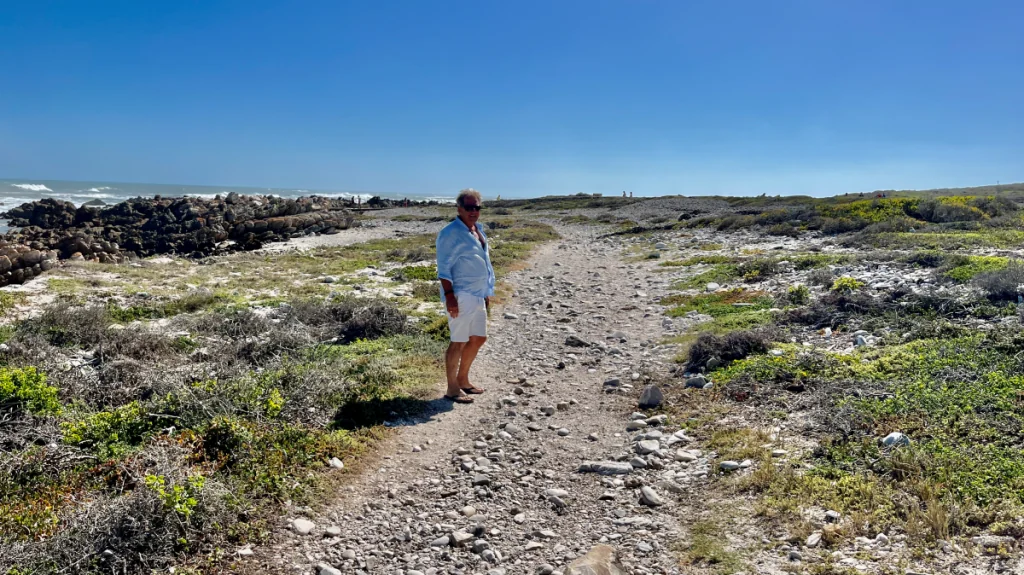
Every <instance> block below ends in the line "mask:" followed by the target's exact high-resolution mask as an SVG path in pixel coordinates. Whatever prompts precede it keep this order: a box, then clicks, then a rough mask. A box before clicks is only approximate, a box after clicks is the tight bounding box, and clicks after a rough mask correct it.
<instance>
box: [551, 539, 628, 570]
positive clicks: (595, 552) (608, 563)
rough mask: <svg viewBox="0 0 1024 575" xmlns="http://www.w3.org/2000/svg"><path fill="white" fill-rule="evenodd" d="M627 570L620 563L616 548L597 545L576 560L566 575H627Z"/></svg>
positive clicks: (568, 568)
mask: <svg viewBox="0 0 1024 575" xmlns="http://www.w3.org/2000/svg"><path fill="white" fill-rule="evenodd" d="M626 573H627V572H626V569H625V568H623V567H622V565H621V564H619V562H618V558H617V557H616V556H615V548H614V547H611V546H610V545H597V546H595V547H594V548H592V549H591V550H590V551H588V552H587V554H586V555H584V556H583V557H580V558H579V559H576V560H575V561H573V562H572V563H570V564H569V566H568V567H567V568H566V570H565V575H626Z"/></svg>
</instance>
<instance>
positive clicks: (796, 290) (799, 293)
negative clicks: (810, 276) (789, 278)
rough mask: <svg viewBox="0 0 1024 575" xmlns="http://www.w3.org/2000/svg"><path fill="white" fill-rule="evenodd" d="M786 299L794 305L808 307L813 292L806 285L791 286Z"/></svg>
mask: <svg viewBox="0 0 1024 575" xmlns="http://www.w3.org/2000/svg"><path fill="white" fill-rule="evenodd" d="M786 299H787V300H788V301H789V303H791V304H793V305H807V303H808V302H810V301H811V290H809V289H807V286H805V285H795V286H790V287H789V289H787V290H786Z"/></svg>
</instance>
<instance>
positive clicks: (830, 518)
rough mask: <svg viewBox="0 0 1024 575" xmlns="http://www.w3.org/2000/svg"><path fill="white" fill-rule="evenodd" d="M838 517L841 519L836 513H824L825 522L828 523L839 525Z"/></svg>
mask: <svg viewBox="0 0 1024 575" xmlns="http://www.w3.org/2000/svg"><path fill="white" fill-rule="evenodd" d="M840 517H842V515H840V514H839V512H838V511H826V512H825V521H827V522H829V523H839V518H840Z"/></svg>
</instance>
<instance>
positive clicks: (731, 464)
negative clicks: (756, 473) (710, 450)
mask: <svg viewBox="0 0 1024 575" xmlns="http://www.w3.org/2000/svg"><path fill="white" fill-rule="evenodd" d="M718 466H719V467H721V468H722V471H736V470H737V469H739V468H740V463H739V462H738V461H723V462H721V463H719V464H718Z"/></svg>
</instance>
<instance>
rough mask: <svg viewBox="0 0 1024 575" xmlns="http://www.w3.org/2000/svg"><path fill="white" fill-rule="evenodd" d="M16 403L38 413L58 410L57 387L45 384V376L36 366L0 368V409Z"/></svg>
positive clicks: (50, 412) (55, 412)
mask: <svg viewBox="0 0 1024 575" xmlns="http://www.w3.org/2000/svg"><path fill="white" fill-rule="evenodd" d="M16 405H20V406H24V408H25V409H27V410H28V411H29V412H31V413H36V414H40V415H44V414H50V415H53V414H57V413H58V412H59V411H60V402H58V401H57V388H56V387H52V386H49V385H46V376H45V375H43V374H42V373H40V372H39V371H37V370H36V368H34V367H26V368H20V369H19V368H7V367H3V368H0V410H2V409H3V408H4V407H6V406H16Z"/></svg>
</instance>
